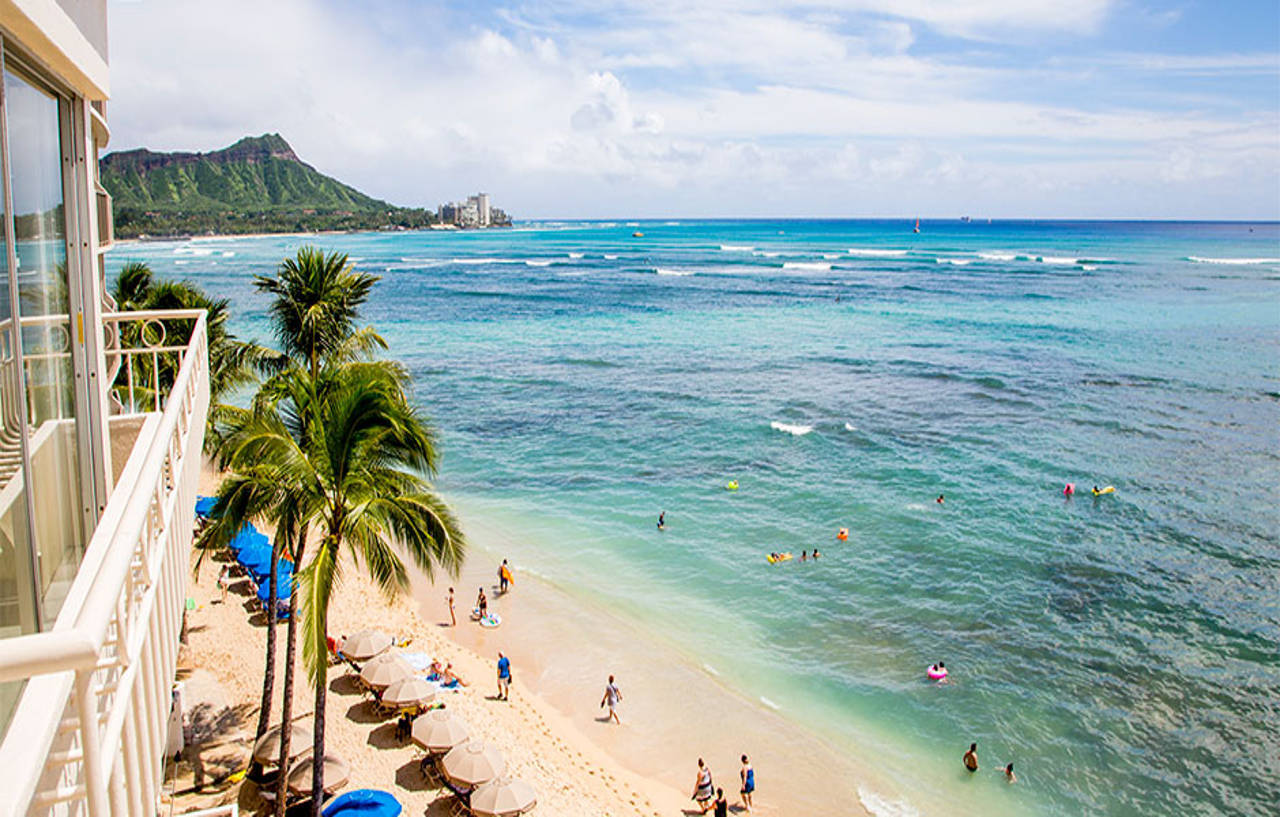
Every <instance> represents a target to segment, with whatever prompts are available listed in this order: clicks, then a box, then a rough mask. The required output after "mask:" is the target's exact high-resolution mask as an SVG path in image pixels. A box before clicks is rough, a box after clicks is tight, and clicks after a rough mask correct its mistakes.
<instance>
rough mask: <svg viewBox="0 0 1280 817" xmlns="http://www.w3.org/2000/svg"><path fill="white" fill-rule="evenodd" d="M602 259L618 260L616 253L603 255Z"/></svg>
mask: <svg viewBox="0 0 1280 817" xmlns="http://www.w3.org/2000/svg"><path fill="white" fill-rule="evenodd" d="M604 260H606V261H617V260H618V256H616V255H606V256H605V257H604Z"/></svg>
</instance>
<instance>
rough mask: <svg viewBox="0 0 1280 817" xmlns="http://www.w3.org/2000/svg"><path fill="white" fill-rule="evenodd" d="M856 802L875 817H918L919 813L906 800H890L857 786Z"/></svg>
mask: <svg viewBox="0 0 1280 817" xmlns="http://www.w3.org/2000/svg"><path fill="white" fill-rule="evenodd" d="M858 800H860V801H861V802H862V807H863V808H864V809H866V810H867V811H869V812H870V813H871V814H873V815H875V817H920V812H919V811H917V810H916V808H915V806H913V805H911V804H910V803H908V802H907V801H906V800H890V799H889V798H888V797H885V796H884V795H883V794H879V793H877V792H874V791H871V790H870V789H866V788H863V787H862V786H858Z"/></svg>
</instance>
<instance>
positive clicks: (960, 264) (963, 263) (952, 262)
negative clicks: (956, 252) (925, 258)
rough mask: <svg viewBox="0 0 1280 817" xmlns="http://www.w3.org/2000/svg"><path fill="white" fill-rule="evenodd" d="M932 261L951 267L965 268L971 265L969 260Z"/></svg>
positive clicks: (937, 259) (938, 259) (944, 259)
mask: <svg viewBox="0 0 1280 817" xmlns="http://www.w3.org/2000/svg"><path fill="white" fill-rule="evenodd" d="M933 260H934V261H937V262H938V263H939V264H950V265H951V266H953V267H965V266H968V265H969V264H972V263H973V260H972V259H969V258H935V259H933Z"/></svg>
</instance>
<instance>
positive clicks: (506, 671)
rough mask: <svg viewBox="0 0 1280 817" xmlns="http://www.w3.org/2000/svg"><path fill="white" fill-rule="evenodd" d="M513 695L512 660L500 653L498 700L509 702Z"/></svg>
mask: <svg viewBox="0 0 1280 817" xmlns="http://www.w3.org/2000/svg"><path fill="white" fill-rule="evenodd" d="M510 695H511V659H510V658H507V657H506V656H505V655H503V654H502V653H501V652H499V653H498V698H500V699H501V700H504V701H507V700H510V697H509V696H510Z"/></svg>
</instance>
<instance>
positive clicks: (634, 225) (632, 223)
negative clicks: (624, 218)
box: [627, 221, 640, 227]
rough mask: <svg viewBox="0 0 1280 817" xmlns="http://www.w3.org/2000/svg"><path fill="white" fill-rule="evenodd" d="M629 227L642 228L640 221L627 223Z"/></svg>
mask: <svg viewBox="0 0 1280 817" xmlns="http://www.w3.org/2000/svg"><path fill="white" fill-rule="evenodd" d="M627 226H628V227H639V226H640V222H638V221H628V222H627Z"/></svg>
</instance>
